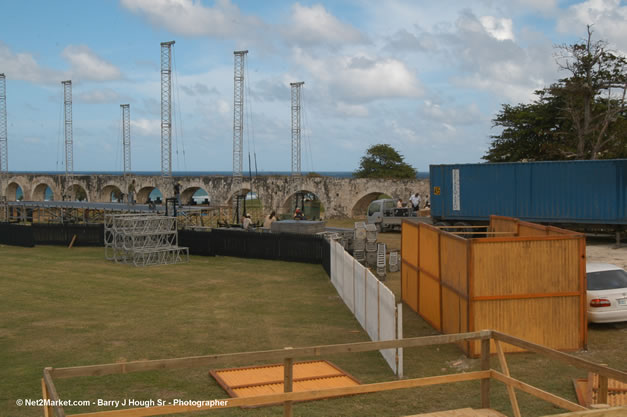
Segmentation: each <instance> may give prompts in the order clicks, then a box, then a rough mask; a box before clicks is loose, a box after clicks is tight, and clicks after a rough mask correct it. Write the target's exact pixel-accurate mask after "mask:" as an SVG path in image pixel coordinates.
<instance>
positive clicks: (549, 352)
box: [492, 330, 627, 383]
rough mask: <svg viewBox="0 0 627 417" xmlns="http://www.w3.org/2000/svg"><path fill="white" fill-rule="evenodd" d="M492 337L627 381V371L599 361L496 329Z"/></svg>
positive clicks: (581, 367)
mask: <svg viewBox="0 0 627 417" xmlns="http://www.w3.org/2000/svg"><path fill="white" fill-rule="evenodd" d="M492 337H493V338H494V339H496V340H500V341H502V342H505V343H509V344H510V345H514V346H518V347H521V348H523V349H526V350H529V351H531V352H535V353H540V354H542V355H545V356H548V357H549V358H553V359H556V360H559V361H561V362H564V363H567V364H569V365H572V366H574V367H576V368H580V369H585V370H587V371H592V372H596V373H597V374H599V375H604V376H606V377H609V378H614V379H617V380H619V381H621V382H625V383H627V372H623V371H619V370H617V369H612V368H607V367H605V366H602V365H599V364H597V363H594V362H590V361H588V360H585V359H581V358H578V357H576V356H573V355H569V354H568V353H563V352H560V351H558V350H555V349H551V348H548V347H545V346H541V345H538V344H536V343H532V342H528V341H526V340H522V339H519V338H517V337H514V336H510V335H507V334H505V333H501V332H498V331H496V330H493V331H492Z"/></svg>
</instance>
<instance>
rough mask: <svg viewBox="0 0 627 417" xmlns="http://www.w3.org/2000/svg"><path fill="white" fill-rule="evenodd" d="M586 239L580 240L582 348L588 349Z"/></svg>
mask: <svg viewBox="0 0 627 417" xmlns="http://www.w3.org/2000/svg"><path fill="white" fill-rule="evenodd" d="M586 279H587V277H586V238H585V237H584V236H582V237H581V238H580V239H579V291H581V311H580V320H581V321H580V323H581V337H582V338H583V340H582V341H581V342H582V346H583V348H584V349H587V348H588V297H586V291H587V290H588V288H587V283H586Z"/></svg>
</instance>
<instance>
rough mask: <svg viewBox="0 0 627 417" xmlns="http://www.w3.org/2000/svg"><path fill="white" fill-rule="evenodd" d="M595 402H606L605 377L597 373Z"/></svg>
mask: <svg viewBox="0 0 627 417" xmlns="http://www.w3.org/2000/svg"><path fill="white" fill-rule="evenodd" d="M597 404H607V377H606V376H605V375H599V391H597Z"/></svg>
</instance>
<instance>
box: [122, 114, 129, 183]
mask: <svg viewBox="0 0 627 417" xmlns="http://www.w3.org/2000/svg"><path fill="white" fill-rule="evenodd" d="M120 109H121V110H122V148H123V149H124V176H127V175H128V174H130V173H131V105H130V104H120Z"/></svg>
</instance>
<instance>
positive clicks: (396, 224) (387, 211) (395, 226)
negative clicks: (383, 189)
mask: <svg viewBox="0 0 627 417" xmlns="http://www.w3.org/2000/svg"><path fill="white" fill-rule="evenodd" d="M403 220H409V221H422V222H427V223H431V219H430V218H428V217H417V216H415V215H414V211H413V209H412V208H411V207H402V208H397V207H396V200H394V199H389V198H386V199H382V200H374V201H373V202H372V203H370V205H369V206H368V212H367V214H366V222H367V223H368V224H374V225H375V226H377V231H379V232H387V231H390V230H400V229H401V223H402V222H403Z"/></svg>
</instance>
